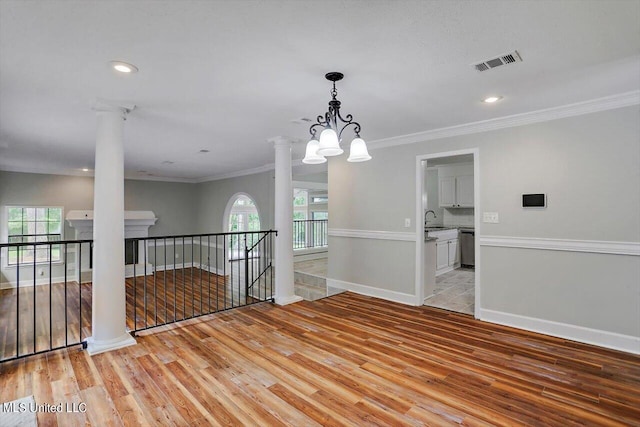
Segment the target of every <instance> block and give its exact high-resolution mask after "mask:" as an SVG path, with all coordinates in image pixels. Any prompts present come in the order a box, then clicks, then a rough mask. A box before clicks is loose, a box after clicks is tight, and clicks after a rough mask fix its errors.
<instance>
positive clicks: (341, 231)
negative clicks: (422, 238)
mask: <svg viewBox="0 0 640 427" xmlns="http://www.w3.org/2000/svg"><path fill="white" fill-rule="evenodd" d="M328 234H329V236H331V237H352V238H356V239H377V240H399V241H404V242H415V241H416V234H415V233H411V232H407V231H381V230H349V229H345V228H330V229H329V231H328Z"/></svg>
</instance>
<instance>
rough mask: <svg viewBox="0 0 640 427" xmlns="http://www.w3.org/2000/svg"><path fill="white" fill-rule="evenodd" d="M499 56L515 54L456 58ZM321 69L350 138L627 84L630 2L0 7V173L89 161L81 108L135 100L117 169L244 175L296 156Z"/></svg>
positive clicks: (637, 34)
mask: <svg viewBox="0 0 640 427" xmlns="http://www.w3.org/2000/svg"><path fill="white" fill-rule="evenodd" d="M515 49H517V50H518V51H519V52H520V54H521V55H522V58H523V62H521V63H515V64H511V65H508V66H503V67H499V68H495V69H492V70H489V71H486V72H482V73H479V72H476V71H475V70H474V69H473V67H472V66H471V64H473V63H475V62H479V61H482V60H485V59H490V58H493V57H496V56H498V55H500V54H503V53H507V52H511V51H513V50H515ZM111 60H121V61H126V62H130V63H132V64H135V65H136V66H137V67H138V68H139V69H140V71H139V72H138V73H137V74H133V75H118V74H117V73H116V72H115V71H113V70H112V69H110V68H109V66H108V62H109V61H111ZM334 70H335V71H341V72H343V73H344V74H345V79H344V80H343V81H341V82H339V83H338V98H339V99H340V100H341V101H342V107H343V113H351V114H353V116H354V119H355V120H357V121H358V122H360V124H361V125H362V132H361V135H362V137H363V138H364V139H365V140H367V141H375V140H380V139H384V138H388V137H393V136H399V135H405V134H410V133H415V132H421V131H427V130H431V129H437V128H442V127H447V126H453V125H458V124H463V123H469V122H473V121H479V120H486V119H491V118H495V117H501V116H506V115H511V114H517V113H523V112H528V111H532V110H538V109H543V108H548V107H552V106H559V105H565V104H569V103H574V102H580V101H586V100H590V99H594V98H598V97H603V96H608V95H612V94H618V93H623V92H628V91H634V90H638V89H640V2H638V1H633V0H631V1H614V0H608V1H511V0H507V1H474V2H469V1H444V0H442V1H402V0H400V1H370V0H367V1H356V0H349V1H347V0H342V1H330V0H325V1H284V0H272V1H250V0H245V1H178V0H175V1H135V2H133V1H84V0H83V1H72V0H65V1H62V0H59V1H56V0H46V1H45V0H43V1H11V0H2V1H0V169H3V170H19V171H31V172H49V173H50V172H53V173H68V174H78V173H81V172H80V169H81V168H85V167H86V168H92V167H93V158H94V144H95V114H94V112H93V111H92V109H91V108H92V106H93V105H94V104H95V102H96V98H105V99H110V100H119V101H126V102H128V103H133V104H135V105H136V109H135V110H134V111H133V112H132V113H131V114H130V115H129V117H128V119H127V121H126V123H125V169H126V175H127V176H129V177H141V178H147V179H154V178H156V179H159V178H162V179H173V180H185V181H197V180H204V179H208V178H212V177H213V178H215V177H220V176H225V175H229V174H233V173H235V172H238V171H244V170H248V169H256V168H258V169H259V168H262V167H264V165H268V164H271V163H273V161H274V151H273V146H272V144H270V143H269V142H267V139H269V138H271V137H274V136H278V135H284V136H289V137H292V138H294V139H296V140H300V141H302V142H299V143H297V144H295V146H294V150H293V157H294V159H300V158H302V157H303V155H304V145H305V144H304V142H306V140H307V139H308V124H304V125H303V124H294V123H292V120H295V119H299V118H302V117H307V118H311V119H314V120H315V117H316V116H317V115H319V114H323V113H324V112H325V111H326V107H327V102H328V101H329V89H330V85H329V82H327V81H326V80H325V79H324V74H325V73H326V72H328V71H334ZM491 94H498V95H501V96H503V97H504V98H503V99H502V100H501V101H500V102H497V103H495V104H484V103H482V102H480V100H481V99H483V98H484V97H486V96H488V95H491ZM347 143H348V142H347ZM203 149H204V150H209V153H206V154H203V153H200V150H203ZM372 155H373V156H375V151H374V152H373V153H372ZM167 161H170V162H173V163H171V164H163V162H167ZM304 167H306V166H304ZM309 170H310V171H313V172H314V173H315V172H317V168H315V169H309ZM88 173H89V174H90V173H91V171H89V172H88Z"/></svg>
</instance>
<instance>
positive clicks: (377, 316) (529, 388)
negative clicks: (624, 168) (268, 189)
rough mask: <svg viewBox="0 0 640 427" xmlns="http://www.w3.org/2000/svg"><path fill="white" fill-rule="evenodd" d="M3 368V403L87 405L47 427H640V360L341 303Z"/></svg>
mask: <svg viewBox="0 0 640 427" xmlns="http://www.w3.org/2000/svg"><path fill="white" fill-rule="evenodd" d="M161 329H164V330H161V331H159V330H153V332H152V331H148V332H145V334H144V335H143V336H139V337H138V338H137V340H138V344H137V345H135V346H132V347H127V348H124V349H120V350H117V351H112V352H109V353H104V354H99V355H96V356H93V357H90V356H89V355H88V354H87V353H86V352H85V351H79V350H78V349H77V348H73V349H65V350H60V351H56V352H53V353H49V354H46V355H39V356H34V357H30V358H26V359H22V360H18V361H11V362H6V363H3V364H0V401H3V402H6V401H11V400H14V399H17V398H20V397H23V396H28V395H31V394H33V395H34V396H35V399H36V402H37V403H51V404H57V403H66V402H73V403H76V404H78V403H80V402H83V403H86V405H87V412H86V413H75V414H67V413H61V414H55V413H38V421H39V422H40V423H41V424H42V425H56V424H57V425H64V426H73V425H96V426H104V425H162V426H164V425H181V426H196V425H251V426H278V425H290V426H314V425H351V426H355V425H357V426H363V425H388V426H400V425H430V426H438V425H455V424H462V425H473V426H488V425H503V426H507V425H509V426H513V425H536V426H563V427H565V426H577V425H606V426H623V425H624V426H629V425H639V424H640V357H639V356H635V355H631V354H626V353H621V352H616V351H610V350H606V349H602V348H598V347H594V346H589V345H584V344H579V343H575V342H571V341H566V340H563V339H559V338H553V337H548V336H543V335H539V334H535V333H530V332H525V331H520V330H516V329H511V328H507V327H503V326H498V325H492V324H488V323H482V322H479V321H476V320H474V319H472V318H470V317H469V316H466V315H460V314H456V313H451V312H447V311H443V310H439V309H434V308H430V307H424V306H423V307H411V306H405V305H401V304H396V303H392V302H387V301H383V300H379V299H375V298H370V297H365V296H360V295H356V294H353V293H344V294H340V295H336V296H332V297H329V298H325V299H322V300H319V301H315V302H300V303H296V304H292V305H288V306H284V307H279V306H274V305H272V304H270V303H260V304H255V305H252V306H249V307H244V308H239V309H235V310H231V311H226V312H221V313H217V314H214V315H211V316H206V317H204V318H200V319H198V320H191V321H187V322H186V324H183V325H182V326H180V327H173V328H169V327H162V328H161Z"/></svg>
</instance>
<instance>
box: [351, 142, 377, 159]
mask: <svg viewBox="0 0 640 427" xmlns="http://www.w3.org/2000/svg"><path fill="white" fill-rule="evenodd" d="M367 160H371V156H370V155H369V151H368V150H367V144H366V143H365V142H364V140H363V139H362V138H356V139H354V140H353V141H351V148H350V149H349V158H348V159H347V162H366V161H367Z"/></svg>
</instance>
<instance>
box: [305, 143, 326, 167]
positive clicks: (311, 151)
mask: <svg viewBox="0 0 640 427" xmlns="http://www.w3.org/2000/svg"><path fill="white" fill-rule="evenodd" d="M319 145H320V143H319V142H318V141H317V140H315V139H312V140H311V141H309V142H308V143H307V151H306V152H305V155H304V159H302V163H306V164H308V165H317V164H319V163H324V162H326V161H327V159H325V158H324V157H322V156H321V155H319V154H318V146H319Z"/></svg>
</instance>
